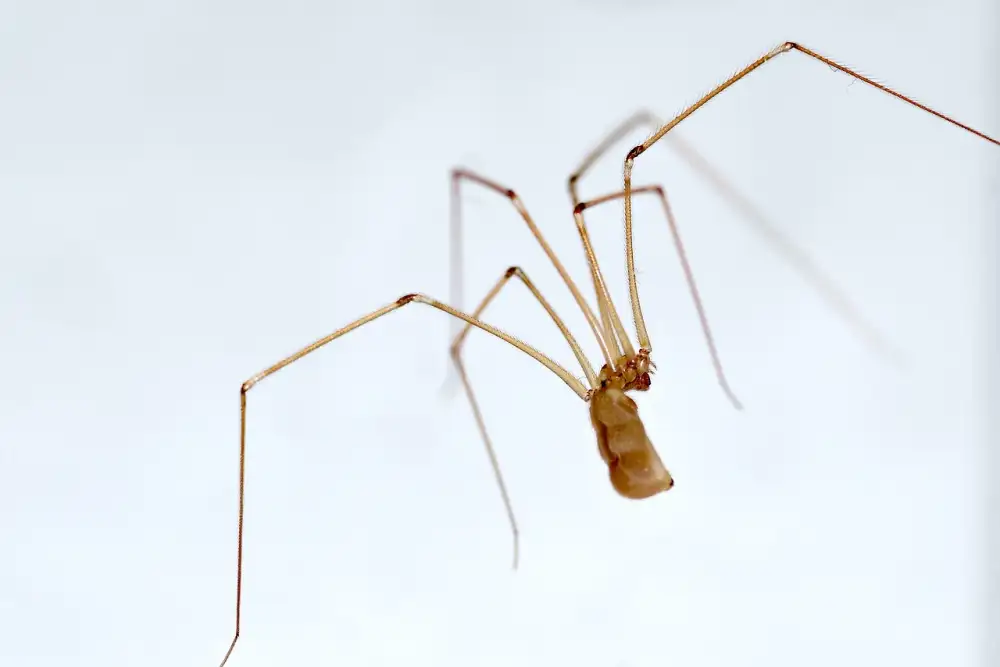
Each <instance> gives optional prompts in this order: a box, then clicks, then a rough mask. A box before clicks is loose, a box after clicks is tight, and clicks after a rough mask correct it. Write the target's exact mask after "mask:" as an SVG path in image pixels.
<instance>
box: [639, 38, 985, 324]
mask: <svg viewBox="0 0 1000 667" xmlns="http://www.w3.org/2000/svg"><path fill="white" fill-rule="evenodd" d="M788 51H799V52H800V53H804V54H805V55H807V56H809V57H810V58H813V59H815V60H818V61H819V62H821V63H823V64H825V65H827V66H829V67H832V68H833V69H836V70H839V71H841V72H843V73H844V74H847V75H849V76H851V77H854V78H855V79H857V80H858V81H861V82H863V83H866V84H868V85H869V86H872V87H873V88H877V89H878V90H881V91H882V92H884V93H887V94H889V95H892V96H893V97H895V98H896V99H899V100H902V101H903V102H906V103H907V104H910V105H912V106H915V107H916V108H918V109H921V110H923V111H926V112H927V113H929V114H931V115H933V116H936V117H938V118H940V119H941V120H943V121H946V122H948V123H951V124H952V125H954V126H956V127H959V128H961V129H963V130H966V131H967V132H971V133H972V134H974V135H976V136H977V137H980V138H982V139H985V140H986V141H989V142H990V143H993V144H996V145H997V146H1000V140H997V139H994V138H993V137H991V136H989V135H987V134H984V133H983V132H980V131H979V130H976V129H974V128H972V127H969V126H968V125H965V124H964V123H960V122H958V121H957V120H955V119H954V118H951V117H950V116H947V115H945V114H943V113H941V112H940V111H935V110H934V109H932V108H930V107H928V106H926V105H923V104H921V103H919V102H917V101H916V100H914V99H913V98H910V97H907V96H906V95H903V94H901V93H897V92H896V91H895V90H892V89H891V88H889V87H887V86H883V85H882V84H880V83H878V82H876V81H873V80H872V79H869V78H868V77H866V76H862V75H861V74H859V73H857V72H855V71H854V70H852V69H850V68H848V67H845V66H844V65H841V64H839V63H837V62H834V61H833V60H830V59H829V58H826V57H825V56H821V55H820V54H818V53H816V52H815V51H812V50H810V49H807V48H806V47H804V46H802V45H800V44H796V43H795V42H785V43H784V44H781V45H779V46H777V47H775V48H774V49H772V50H771V51H769V52H767V53H766V54H764V55H763V56H761V57H760V58H758V59H757V60H755V61H753V62H752V63H750V64H749V65H747V66H746V67H744V68H743V69H741V70H740V71H739V72H737V73H736V74H734V75H732V76H731V77H729V78H728V79H726V80H725V81H723V82H722V83H721V84H719V85H718V86H716V87H715V88H713V89H712V90H710V91H709V92H708V93H707V94H705V95H704V96H703V97H702V98H701V99H699V100H698V101H697V102H695V103H694V104H692V105H690V106H689V107H687V108H686V109H684V110H683V111H681V112H680V113H679V114H677V115H676V116H674V117H673V118H672V119H671V120H670V121H669V122H668V123H666V124H665V125H663V126H662V127H660V129H658V130H657V131H656V132H655V133H654V134H653V135H652V136H650V137H649V138H648V139H646V140H645V141H644V142H642V143H641V144H639V145H638V146H636V147H634V148H633V149H632V150H630V151H629V152H628V154H627V155H626V156H625V166H624V174H625V177H624V180H625V188H624V189H625V258H626V263H627V264H628V273H629V297H630V298H631V300H632V312H633V315H634V316H635V319H636V327H637V328H638V329H639V331H640V338H641V337H642V336H644V335H645V330H646V325H645V322H643V321H642V313H641V312H640V311H639V299H638V292H637V289H636V283H635V256H634V252H633V248H632V167H633V165H634V163H635V159H636V158H637V157H639V156H640V155H642V154H643V153H645V152H646V151H647V150H649V147H650V146H652V145H653V144H655V143H656V142H657V141H659V140H660V139H662V138H663V137H664V136H665V135H666V134H667V133H668V132H670V130H672V129H674V128H675V127H677V125H679V124H680V123H681V121H683V120H684V119H685V118H687V117H688V116H690V115H691V114H693V113H694V112H695V111H697V110H698V109H700V108H701V107H703V106H705V105H706V104H707V103H708V102H709V101H710V100H711V99H712V98H714V97H715V96H717V95H718V94H719V93H721V92H722V91H724V90H725V89H727V88H729V87H730V86H732V85H733V84H734V83H736V82H737V81H739V80H740V79H742V78H743V77H745V76H747V75H748V74H750V73H751V72H753V71H754V70H755V69H757V68H758V67H760V66H762V65H763V64H764V63H766V62H768V61H769V60H771V59H772V58H775V57H777V56H780V55H781V54H782V53H787V52H788Z"/></svg>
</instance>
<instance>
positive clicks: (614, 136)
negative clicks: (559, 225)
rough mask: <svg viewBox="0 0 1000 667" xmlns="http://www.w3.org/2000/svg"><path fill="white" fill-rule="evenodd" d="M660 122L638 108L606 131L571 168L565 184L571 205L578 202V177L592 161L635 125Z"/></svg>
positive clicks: (658, 123) (599, 157)
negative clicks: (578, 162)
mask: <svg viewBox="0 0 1000 667" xmlns="http://www.w3.org/2000/svg"><path fill="white" fill-rule="evenodd" d="M661 124H662V122H661V121H660V119H659V118H657V117H656V115H654V114H653V113H651V112H649V111H647V110H645V109H640V110H639V111H636V112H635V113H633V114H632V115H631V116H629V117H628V118H626V119H625V120H623V121H622V122H621V123H619V124H618V125H616V126H615V127H614V129H612V130H611V131H610V132H608V134H607V135H606V136H605V137H604V138H603V139H601V140H600V141H599V142H598V144H597V145H596V146H594V148H593V149H592V150H591V151H590V152H589V153H587V154H586V155H585V156H584V158H583V159H582V160H581V161H580V164H579V165H577V167H576V169H575V170H573V173H572V174H570V176H569V179H568V181H567V183H566V186H567V189H568V190H569V197H570V199H571V200H573V206H574V207H575V206H577V205H578V204H579V203H580V195H579V192H578V191H577V185H578V183H579V181H580V179H581V178H583V176H584V174H586V173H587V171H589V170H590V168H591V167H592V166H594V163H595V162H597V161H598V160H600V159H601V157H602V156H603V155H604V154H605V153H607V152H608V151H609V150H610V149H611V147H612V146H614V145H615V144H616V143H618V142H619V141H621V140H622V139H624V138H625V137H626V135H628V133H629V132H631V131H632V130H634V129H636V128H637V127H642V126H643V125H653V126H659V125H661Z"/></svg>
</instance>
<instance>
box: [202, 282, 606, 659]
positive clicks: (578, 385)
mask: <svg viewBox="0 0 1000 667" xmlns="http://www.w3.org/2000/svg"><path fill="white" fill-rule="evenodd" d="M409 303H423V304H426V305H428V306H431V307H433V308H437V309H438V310H441V311H444V312H445V313H448V314H449V315H451V316H453V317H457V318H459V319H460V320H464V321H465V322H466V323H467V324H468V325H469V326H474V327H478V328H480V329H482V330H483V331H486V332H487V333H491V334H493V335H494V336H496V337H497V338H499V339H501V340H503V341H505V342H507V343H509V344H510V345H513V346H514V347H516V348H517V349H519V350H521V351H522V352H524V353H525V354H527V355H529V356H531V357H532V358H533V359H535V360H536V361H538V362H539V363H540V364H542V365H543V366H545V367H546V368H548V369H549V370H550V371H552V372H553V373H555V374H556V375H558V376H559V377H560V378H561V379H562V381H563V382H565V383H566V384H567V385H569V387H570V389H572V390H573V391H574V392H576V394H577V395H578V396H579V397H580V398H581V399H583V400H587V398H588V395H589V391H588V389H587V387H585V386H584V385H583V383H582V382H580V381H579V380H578V379H576V378H575V377H574V376H573V374H572V373H570V372H569V371H568V370H566V369H565V368H563V367H562V366H560V365H559V364H557V363H556V362H555V361H553V360H552V359H550V358H548V357H547V356H545V355H544V354H542V353H541V352H539V351H538V350H536V349H535V348H533V347H531V346H530V345H528V344H526V343H524V342H522V341H520V340H518V339H517V338H514V337H513V336H511V335H510V334H507V333H504V332H503V331H500V330H499V329H497V328H496V327H493V326H491V325H489V324H487V323H485V322H482V321H480V320H479V319H478V318H476V317H473V316H471V315H467V314H465V313H463V312H461V311H459V310H456V309H455V308H452V307H451V306H448V305H446V304H444V303H441V302H440V301H436V300H435V299H431V298H430V297H427V296H424V295H423V294H407V295H405V296H403V297H400V298H399V299H398V300H397V301H395V302H393V303H391V304H389V305H387V306H384V307H382V308H379V309H378V310H376V311H374V312H372V313H369V314H368V315H365V316H364V317H361V318H359V319H357V320H355V321H353V322H351V323H350V324H348V325H347V326H344V327H341V328H340V329H337V330H336V331H334V332H333V333H331V334H330V335H328V336H325V337H323V338H320V339H319V340H317V341H316V342H315V343H312V344H311V345H308V346H306V347H304V348H302V349H301V350H299V351H298V352H296V353H295V354H292V355H290V356H288V357H285V358H284V359H282V360H281V361H279V362H278V363H276V364H274V365H273V366H271V367H269V368H266V369H265V370H263V371H261V372H260V373H257V374H256V375H254V376H253V377H251V378H250V379H249V380H247V381H246V382H244V383H243V384H242V386H240V466H239V471H240V472H239V510H238V515H237V529H236V630H235V632H234V633H233V639H232V641H231V642H230V644H229V649H228V650H227V651H226V654H225V656H224V657H223V658H222V662H221V663H220V664H219V667H225V664H226V662H228V661H229V656H231V655H232V653H233V649H235V648H236V641H237V640H238V639H239V638H240V612H241V609H242V602H243V507H244V497H245V493H244V488H245V478H246V475H245V473H246V432H247V392H249V391H250V390H251V389H252V388H253V387H254V386H255V385H257V384H258V383H259V382H261V381H262V380H264V379H265V378H267V377H268V376H270V375H273V374H274V373H277V372H278V371H280V370H281V369H282V368H285V367H286V366H289V365H290V364H293V363H295V362H296V361H298V360H299V359H302V358H303V357H305V356H306V355H308V354H311V353H313V352H315V351H316V350H318V349H319V348H321V347H323V346H324V345H326V344H327V343H330V342H332V341H334V340H336V339H337V338H340V337H341V336H343V335H344V334H346V333H349V332H351V331H353V330H355V329H357V328H358V327H361V326H364V325H365V324H368V323H370V322H373V321H374V320H377V319H378V318H380V317H382V316H383V315H388V314H389V313H391V312H392V311H394V310H397V309H399V308H402V307H403V306H405V305H407V304H409Z"/></svg>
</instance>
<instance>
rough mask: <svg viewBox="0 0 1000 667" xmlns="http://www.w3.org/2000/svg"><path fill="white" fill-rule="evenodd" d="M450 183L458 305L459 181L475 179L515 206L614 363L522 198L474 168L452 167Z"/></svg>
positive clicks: (592, 318)
mask: <svg viewBox="0 0 1000 667" xmlns="http://www.w3.org/2000/svg"><path fill="white" fill-rule="evenodd" d="M451 178H452V187H451V196H452V200H451V211H452V214H451V244H452V245H451V268H452V272H451V293H452V299H453V301H454V302H455V303H456V304H457V305H458V306H459V307H461V305H462V303H463V301H462V300H463V296H464V295H463V290H462V280H463V269H462V214H461V196H460V187H459V186H460V183H461V181H463V180H467V181H471V182H473V183H477V184H479V185H481V186H483V187H485V188H487V189H489V190H492V191H493V192H496V193H497V194H500V195H503V196H505V197H507V198H508V199H510V201H511V203H512V204H513V205H514V208H515V209H516V210H517V212H518V214H519V215H520V216H521V219H523V220H524V222H525V223H526V224H527V225H528V229H530V230H531V234H532V235H533V236H534V237H535V240H536V241H538V244H539V245H540V246H542V250H544V251H545V254H546V255H547V256H548V258H549V260H550V261H551V262H552V264H553V266H555V267H556V271H558V272H559V275H560V276H561V277H562V279H563V282H565V283H566V286H567V287H568V288H569V291H570V292H571V293H572V294H573V298H574V299H575V300H576V302H577V304H578V305H579V306H580V310H582V311H583V314H584V316H585V317H586V318H587V323H588V324H589V325H590V328H591V330H592V331H593V332H594V336H595V337H596V338H597V342H598V344H599V345H600V347H601V354H602V355H603V356H604V361H605V362H606V363H607V364H609V365H611V366H612V367H614V358H613V356H612V352H611V349H610V348H609V345H610V342H609V341H607V340H605V336H603V335H602V333H601V328H602V327H601V324H600V322H598V320H597V318H596V317H595V316H594V311H593V310H591V308H590V306H589V305H587V301H586V300H585V299H584V298H583V294H581V293H580V289H579V288H578V287H577V286H576V283H574V282H573V279H572V278H570V276H569V272H567V271H566V268H565V267H564V266H563V265H562V262H560V261H559V258H558V257H556V254H555V253H554V252H553V251H552V248H551V247H550V246H549V244H548V242H546V240H545V237H544V236H542V232H541V231H540V230H539V229H538V226H537V225H535V221H534V220H532V219H531V215H530V214H529V213H528V210H527V209H526V208H525V207H524V204H523V203H522V202H521V198H520V197H518V195H517V193H516V192H514V191H513V190H511V189H510V188H505V187H503V186H502V185H499V184H497V183H495V182H493V181H491V180H489V179H487V178H484V177H482V176H480V175H478V174H476V173H474V172H471V171H468V170H466V169H455V170H453V171H452V174H451Z"/></svg>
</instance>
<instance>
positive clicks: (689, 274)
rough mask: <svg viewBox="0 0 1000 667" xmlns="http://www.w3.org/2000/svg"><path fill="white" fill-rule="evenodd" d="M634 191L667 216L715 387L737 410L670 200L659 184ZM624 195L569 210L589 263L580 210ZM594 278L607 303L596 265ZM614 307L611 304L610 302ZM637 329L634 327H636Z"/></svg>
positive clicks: (646, 344) (642, 342)
mask: <svg viewBox="0 0 1000 667" xmlns="http://www.w3.org/2000/svg"><path fill="white" fill-rule="evenodd" d="M632 192H633V193H634V194H643V193H649V194H655V195H657V196H659V198H660V203H661V204H662V205H663V213H664V215H665V216H666V218H667V224H668V225H669V227H670V236H671V238H673V241H674V249H675V250H676V251H677V257H678V259H679V260H680V263H681V268H682V269H683V270H684V279H685V280H686V281H687V286H688V291H689V292H690V293H691V300H692V301H693V302H694V306H695V310H697V311H698V320H699V321H700V322H701V331H702V334H703V335H704V337H705V344H706V345H707V346H708V351H709V354H710V355H711V357H712V366H713V367H714V368H715V376H716V378H717V379H718V381H719V386H720V387H722V391H723V392H724V393H725V394H726V397H727V398H729V401H730V402H731V403H732V404H733V407H735V408H736V409H737V410H742V409H743V404H742V403H741V402H740V399H739V398H737V397H736V393H735V392H734V391H733V390H732V387H730V385H729V380H728V379H727V378H726V374H725V372H724V371H723V369H722V361H721V360H720V359H719V352H718V349H717V348H716V346H715V338H714V337H713V336H712V328H711V327H710V326H709V324H708V316H707V315H706V314H705V307H704V305H703V304H702V301H701V295H700V294H699V293H698V284H697V282H695V279H694V272H693V271H692V270H691V264H690V262H688V258H687V253H686V252H685V251H684V242H683V241H682V240H681V232H680V228H679V227H678V226H677V220H676V219H675V218H674V212H673V210H672V209H671V208H670V203H669V201H668V200H667V193H666V192H665V191H664V190H663V187H662V186H660V185H646V186H643V187H640V188H635V189H633V190H632ZM624 196H625V193H624V192H615V193H613V194H609V195H604V196H603V197H598V198H597V199H592V200H590V201H587V202H581V203H579V204H577V205H576V208H575V209H574V211H573V217H574V218H575V219H576V226H577V229H578V230H579V231H580V236H581V238H582V239H583V245H584V249H585V250H586V252H587V256H588V257H589V258H590V259H591V263H592V266H594V267H597V258H596V256H595V255H594V249H593V247H592V246H591V244H590V237H589V235H588V234H587V227H586V222H585V221H584V219H583V212H584V211H585V210H586V209H588V208H593V207H595V206H599V205H600V204H605V203H607V202H610V201H615V200H616V199H621V198H623V197H624ZM596 276H597V281H598V283H599V289H600V290H601V291H603V293H604V296H603V299H604V300H607V302H608V303H609V304H611V298H610V296H609V295H608V293H607V286H606V285H605V283H604V278H603V276H601V274H600V268H596ZM611 307H612V308H614V306H613V305H611ZM614 317H615V318H616V319H617V318H618V314H617V313H614ZM618 326H621V322H620V321H619V322H618ZM637 328H638V327H637ZM639 347H640V348H641V349H644V350H646V351H651V350H652V344H651V343H650V341H649V338H648V337H647V338H645V339H643V338H642V337H640V338H639Z"/></svg>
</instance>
